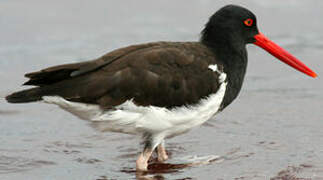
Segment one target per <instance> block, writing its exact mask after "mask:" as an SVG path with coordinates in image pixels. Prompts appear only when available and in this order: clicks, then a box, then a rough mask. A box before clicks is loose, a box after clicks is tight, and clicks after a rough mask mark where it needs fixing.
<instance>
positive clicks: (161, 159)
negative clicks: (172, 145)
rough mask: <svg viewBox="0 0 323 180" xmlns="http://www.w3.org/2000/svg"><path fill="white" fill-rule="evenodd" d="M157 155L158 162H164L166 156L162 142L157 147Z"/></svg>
mask: <svg viewBox="0 0 323 180" xmlns="http://www.w3.org/2000/svg"><path fill="white" fill-rule="evenodd" d="M157 155H158V161H159V162H164V161H166V160H167V159H168V155H167V153H166V149H165V146H164V142H162V143H160V144H159V145H158V146H157Z"/></svg>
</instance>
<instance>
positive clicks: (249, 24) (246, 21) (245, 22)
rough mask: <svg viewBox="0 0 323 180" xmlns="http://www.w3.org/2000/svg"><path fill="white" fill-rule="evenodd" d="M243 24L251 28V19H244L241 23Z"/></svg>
mask: <svg viewBox="0 0 323 180" xmlns="http://www.w3.org/2000/svg"><path fill="white" fill-rule="evenodd" d="M243 23H244V24H245V25H246V26H249V27H250V26H252V24H253V19H251V18H249V19H246V20H245V21H243Z"/></svg>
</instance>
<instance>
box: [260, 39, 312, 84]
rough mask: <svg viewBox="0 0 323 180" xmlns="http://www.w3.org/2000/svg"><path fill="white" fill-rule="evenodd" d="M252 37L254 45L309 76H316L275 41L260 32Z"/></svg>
mask: <svg viewBox="0 0 323 180" xmlns="http://www.w3.org/2000/svg"><path fill="white" fill-rule="evenodd" d="M254 38H255V39H256V42H254V44H255V45H257V46H259V47H261V48H263V49H264V50H266V51H267V52H269V53H270V54H271V55H273V56H275V57H276V58H277V59H279V60H281V61H282V62H284V63H286V64H288V65H290V66H292V67H293V68H295V69H297V70H299V71H301V72H303V73H305V74H307V75H309V76H311V77H314V78H315V77H317V74H316V73H315V72H314V71H312V70H311V69H310V68H308V67H307V66H306V65H305V64H304V63H302V62H301V61H300V60H298V59H297V58H296V57H294V56H293V55H292V54H290V53H289V52H287V51H286V50H285V49H283V48H282V47H280V46H278V45H277V44H276V43H274V42H273V41H271V40H270V39H268V38H267V37H266V36H264V35H263V34H262V33H259V34H257V35H255V36H254Z"/></svg>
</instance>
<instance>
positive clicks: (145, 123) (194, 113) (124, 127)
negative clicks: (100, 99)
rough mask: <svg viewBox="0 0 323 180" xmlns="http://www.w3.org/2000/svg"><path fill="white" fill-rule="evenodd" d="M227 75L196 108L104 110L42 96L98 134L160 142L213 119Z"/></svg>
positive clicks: (130, 106) (127, 105)
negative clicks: (143, 136) (148, 136)
mask: <svg viewBox="0 0 323 180" xmlns="http://www.w3.org/2000/svg"><path fill="white" fill-rule="evenodd" d="M225 78H226V74H225V73H221V75H220V77H219V81H220V83H221V85H220V88H219V90H218V91H217V92H216V93H215V94H211V95H210V96H209V97H207V98H205V99H202V100H200V102H199V103H198V104H196V105H192V106H181V107H177V108H173V109H171V110H169V109H167V108H163V107H156V106H146V107H144V106H137V105H135V104H134V103H133V101H132V100H128V101H126V102H125V103H123V104H121V105H119V106H116V107H115V109H113V110H103V109H101V108H100V107H99V106H98V105H92V104H84V103H78V102H71V101H67V100H65V99H64V98H62V97H58V96H44V97H43V100H44V102H46V103H52V104H56V105H58V106H60V107H61V108H63V109H64V110H66V111H68V112H70V113H72V114H74V115H76V116H78V117H79V118H81V119H85V120H90V121H92V122H94V123H93V124H94V127H96V128H97V129H99V130H101V131H115V132H123V133H130V134H142V133H149V134H151V135H153V136H154V138H156V139H157V141H162V140H163V139H164V138H167V137H173V136H176V135H179V134H182V133H185V132H187V131H189V130H190V129H192V128H193V127H196V126H199V125H201V124H202V123H204V122H205V121H207V120H209V119H210V118H211V117H212V116H214V115H215V114H216V113H217V112H218V111H219V109H220V106H221V103H222V100H223V97H224V94H225V90H226V85H227V83H226V82H225Z"/></svg>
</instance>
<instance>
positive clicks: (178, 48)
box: [17, 42, 222, 108]
mask: <svg viewBox="0 0 323 180" xmlns="http://www.w3.org/2000/svg"><path fill="white" fill-rule="evenodd" d="M215 61H216V60H215V58H214V55H213V54H212V53H211V52H210V51H209V50H208V49H207V48H206V47H204V46H203V45H201V44H200V43H170V42H160V43H150V44H144V45H137V46H130V47H127V48H123V49H119V50H116V51H113V52H111V53H108V54H106V55H105V56H103V57H101V58H100V59H97V60H95V61H88V62H83V63H76V64H68V65H61V66H56V67H51V68H48V69H45V70H42V71H39V72H35V73H30V74H27V75H26V76H27V77H30V78H31V79H30V80H29V81H28V82H27V83H26V84H32V85H37V86H40V87H39V88H36V89H35V91H36V90H37V93H34V94H37V96H44V95H59V96H62V97H64V98H65V99H68V100H71V101H77V102H84V103H93V104H100V105H101V106H102V107H104V108H112V107H114V106H116V105H119V104H121V103H123V102H125V101H126V100H129V99H133V100H134V102H135V103H136V104H138V105H143V106H147V105H155V106H159V107H168V108H171V107H176V106H182V105H190V104H194V103H197V102H198V100H199V99H200V98H203V97H206V96H208V95H209V94H211V93H215V92H216V91H217V89H218V87H219V83H218V77H219V74H218V73H217V72H213V71H211V70H210V69H208V65H209V64H213V63H215ZM219 67H220V68H222V67H221V65H219ZM17 102H18V101H17Z"/></svg>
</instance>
